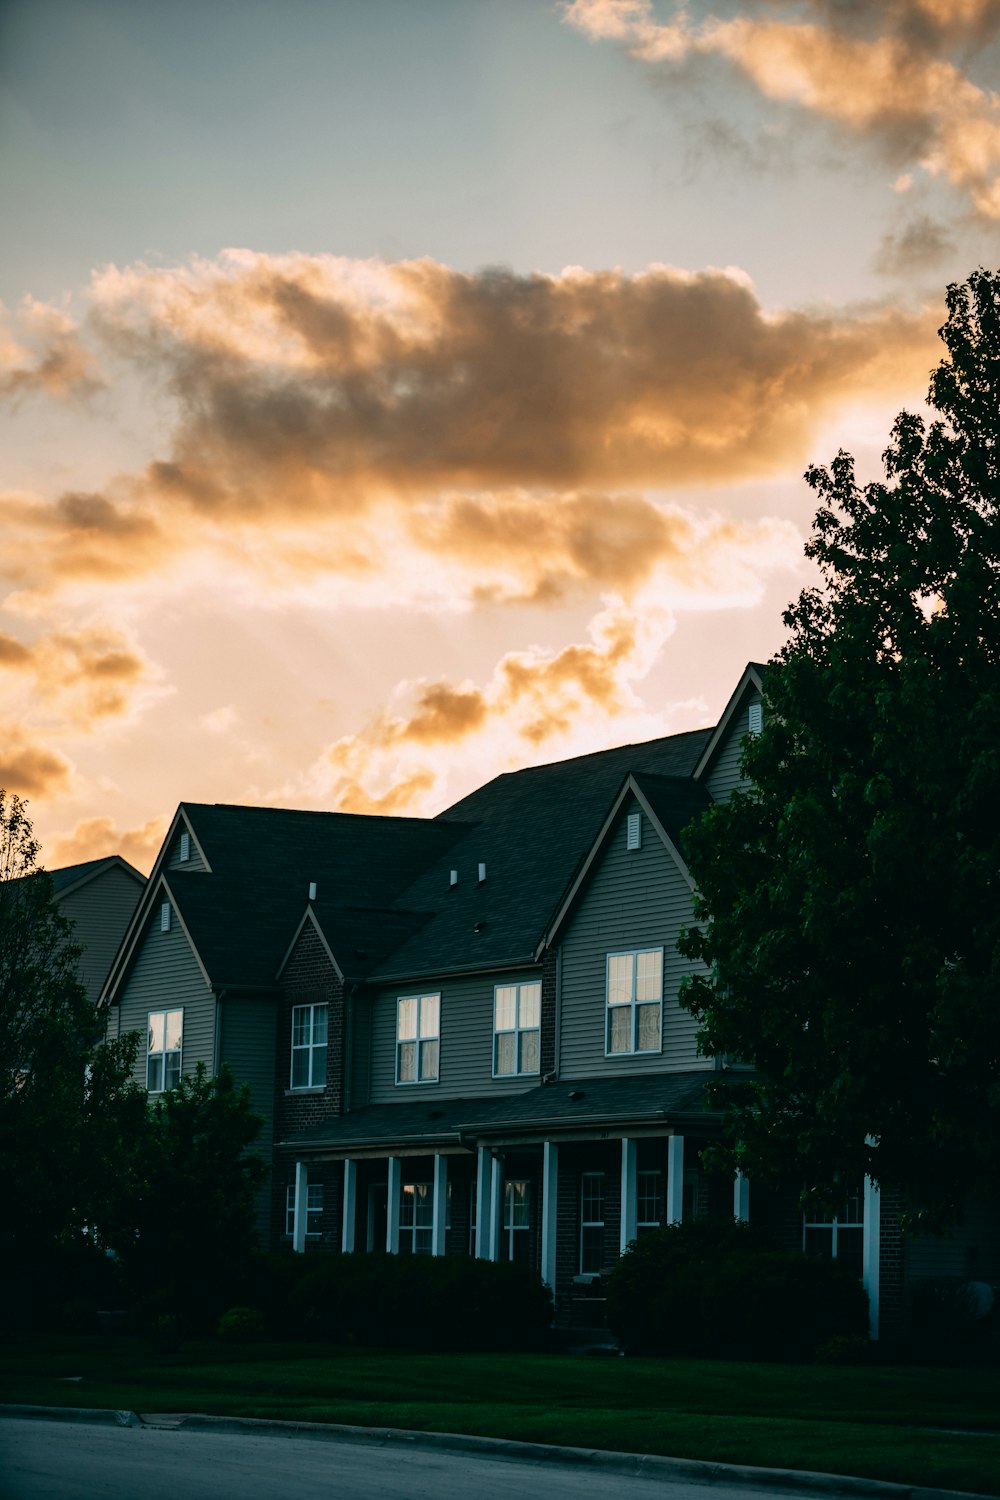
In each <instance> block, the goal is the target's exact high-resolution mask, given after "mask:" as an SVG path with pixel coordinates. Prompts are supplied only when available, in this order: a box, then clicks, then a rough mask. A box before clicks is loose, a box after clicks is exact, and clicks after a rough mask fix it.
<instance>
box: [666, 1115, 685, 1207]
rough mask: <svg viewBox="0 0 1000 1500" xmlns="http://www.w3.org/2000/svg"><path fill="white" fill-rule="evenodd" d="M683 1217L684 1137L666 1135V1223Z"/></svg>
mask: <svg viewBox="0 0 1000 1500" xmlns="http://www.w3.org/2000/svg"><path fill="white" fill-rule="evenodd" d="M683 1217H684V1137H683V1136H682V1135H669V1136H667V1223H668V1224H679V1223H680V1222H681V1220H682V1219H683Z"/></svg>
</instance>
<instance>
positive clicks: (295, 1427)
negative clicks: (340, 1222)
mask: <svg viewBox="0 0 1000 1500" xmlns="http://www.w3.org/2000/svg"><path fill="white" fill-rule="evenodd" d="M0 1417H35V1418H40V1419H43V1420H49V1421H55V1422H94V1423H98V1424H101V1425H103V1426H106V1427H147V1428H161V1429H162V1428H169V1429H170V1430H173V1431H186V1432H226V1433H241V1432H242V1433H246V1434H247V1436H260V1437H266V1436H272V1437H308V1438H312V1439H314V1440H315V1441H318V1442H324V1441H325V1442H334V1443H355V1444H364V1445H369V1446H371V1447H378V1448H385V1447H389V1446H394V1445H395V1446H398V1447H401V1448H402V1447H407V1448H411V1449H412V1448H429V1449H437V1450H438V1451H439V1452H445V1453H468V1454H474V1455H477V1456H479V1457H481V1458H486V1457H489V1458H499V1459H507V1460H515V1459H520V1460H522V1461H525V1462H529V1463H537V1464H545V1463H559V1464H572V1465H576V1466H578V1467H581V1468H590V1469H602V1470H604V1471H605V1472H607V1473H609V1474H623V1475H632V1476H634V1477H636V1478H643V1479H660V1480H669V1479H681V1480H686V1481H687V1482H688V1483H689V1484H704V1485H713V1484H733V1483H736V1484H742V1485H745V1486H747V1487H752V1488H755V1489H759V1490H766V1491H768V1492H769V1493H772V1494H773V1493H774V1492H775V1490H778V1491H781V1490H792V1489H798V1490H812V1491H815V1493H817V1494H824V1495H848V1496H853V1497H855V1500H990V1497H989V1496H984V1495H981V1494H974V1493H972V1492H971V1491H968V1490H940V1489H928V1488H926V1487H924V1486H919V1485H908V1484H896V1483H893V1482H891V1481H889V1480H884V1479H859V1478H856V1477H855V1476H853V1475H850V1474H821V1473H817V1472H814V1471H812V1470H808V1469H761V1468H752V1467H750V1466H749V1465H745V1464H724V1463H711V1462H707V1461H706V1460H704V1459H697V1458H664V1457H662V1456H661V1455H659V1454H654V1453H616V1452H613V1451H611V1450H608V1449H605V1448H561V1447H557V1446H556V1445H555V1444H554V1443H524V1442H518V1441H516V1440H513V1439H511V1438H492V1437H473V1436H471V1435H470V1434H467V1433H462V1432H413V1431H409V1430H407V1429H406V1428H401V1427H356V1426H350V1425H348V1424H346V1423H334V1422H288V1421H276V1420H271V1419H269V1418H266V1417H212V1416H206V1415H204V1414H202V1413H192V1414H191V1415H188V1416H177V1417H174V1416H171V1418H170V1420H169V1421H166V1420H164V1421H162V1422H161V1421H158V1420H157V1414H154V1413H147V1414H146V1415H145V1416H143V1415H141V1414H140V1413H136V1412H134V1411H111V1410H106V1409H102V1408H99V1407H90V1406H13V1405H0Z"/></svg>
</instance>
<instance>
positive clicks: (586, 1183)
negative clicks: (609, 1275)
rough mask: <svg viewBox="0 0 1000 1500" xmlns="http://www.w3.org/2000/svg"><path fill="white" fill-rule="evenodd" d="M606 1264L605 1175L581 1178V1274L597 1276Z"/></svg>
mask: <svg viewBox="0 0 1000 1500" xmlns="http://www.w3.org/2000/svg"><path fill="white" fill-rule="evenodd" d="M603 1264H604V1173H603V1172H584V1173H583V1174H582V1176H581V1178H580V1272H581V1275H584V1276H587V1275H591V1276H596V1275H597V1274H598V1272H599V1271H600V1269H601V1267H602V1266H603Z"/></svg>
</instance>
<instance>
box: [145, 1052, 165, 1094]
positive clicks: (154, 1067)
mask: <svg viewBox="0 0 1000 1500" xmlns="http://www.w3.org/2000/svg"><path fill="white" fill-rule="evenodd" d="M146 1087H147V1089H149V1090H150V1092H151V1093H154V1094H158V1093H159V1092H160V1090H161V1089H162V1088H163V1053H162V1052H154V1053H150V1055H149V1057H148V1058H147V1059H146Z"/></svg>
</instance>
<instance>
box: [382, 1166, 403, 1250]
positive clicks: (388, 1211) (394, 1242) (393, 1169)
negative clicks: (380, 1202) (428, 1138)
mask: <svg viewBox="0 0 1000 1500" xmlns="http://www.w3.org/2000/svg"><path fill="white" fill-rule="evenodd" d="M402 1186H403V1163H402V1161H401V1160H400V1158H399V1157H398V1156H390V1157H389V1187H388V1191H387V1193H386V1199H385V1248H386V1252H387V1253H388V1254H389V1255H398V1254H399V1195H400V1191H401V1189H402Z"/></svg>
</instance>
